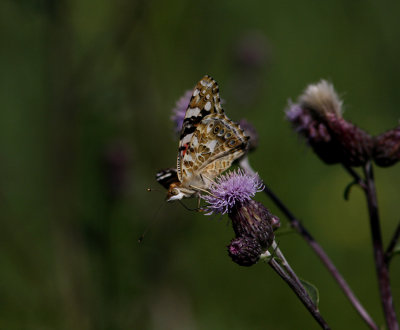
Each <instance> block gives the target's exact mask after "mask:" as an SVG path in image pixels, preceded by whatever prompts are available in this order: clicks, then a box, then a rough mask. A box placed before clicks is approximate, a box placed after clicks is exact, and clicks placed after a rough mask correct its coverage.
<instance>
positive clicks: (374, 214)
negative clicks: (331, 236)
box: [363, 162, 399, 330]
mask: <svg viewBox="0 0 400 330" xmlns="http://www.w3.org/2000/svg"><path fill="white" fill-rule="evenodd" d="M363 170H364V175H365V183H366V188H365V189H364V192H365V195H366V198H367V204H368V212H369V220H370V227H371V234H372V244H373V251H374V258H375V268H376V273H377V276H378V284H379V292H380V295H381V302H382V306H383V312H384V314H385V319H386V324H387V326H388V329H389V330H398V329H399V324H398V323H397V318H396V313H395V311H394V306H393V298H392V293H391V288H390V278H389V268H388V264H387V263H386V262H385V254H384V250H383V243H382V235H381V228H380V223H379V212H378V200H377V197H376V190H375V182H374V173H373V170H372V165H371V163H370V162H368V163H367V164H366V165H364V167H363Z"/></svg>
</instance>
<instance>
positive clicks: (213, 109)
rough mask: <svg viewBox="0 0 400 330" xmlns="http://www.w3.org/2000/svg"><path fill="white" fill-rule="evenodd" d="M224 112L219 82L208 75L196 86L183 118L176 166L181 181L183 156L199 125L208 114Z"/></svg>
mask: <svg viewBox="0 0 400 330" xmlns="http://www.w3.org/2000/svg"><path fill="white" fill-rule="evenodd" d="M223 113H224V110H223V109H222V107H221V101H220V98H219V87H218V84H217V82H216V81H215V80H214V79H213V78H211V77H210V76H207V75H206V76H204V77H203V79H201V80H200V81H199V82H198V83H197V85H196V87H195V88H194V90H193V95H192V97H191V99H190V103H189V106H188V108H187V110H186V114H185V118H184V120H183V124H182V130H181V134H180V138H179V139H180V141H179V149H178V159H177V166H176V168H177V173H178V178H179V181H182V180H183V174H182V164H183V158H184V156H185V154H186V152H187V150H188V148H189V144H190V141H191V140H192V138H193V134H194V132H195V131H196V129H197V126H198V125H199V124H200V123H201V121H202V120H203V119H204V118H205V117H206V116H208V115H210V114H223Z"/></svg>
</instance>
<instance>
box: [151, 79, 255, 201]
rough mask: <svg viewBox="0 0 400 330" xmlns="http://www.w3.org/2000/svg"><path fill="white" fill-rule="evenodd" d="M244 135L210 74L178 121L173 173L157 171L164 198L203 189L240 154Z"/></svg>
mask: <svg viewBox="0 0 400 330" xmlns="http://www.w3.org/2000/svg"><path fill="white" fill-rule="evenodd" d="M248 139H249V138H248V137H247V136H245V135H244V132H243V130H242V129H241V128H240V127H239V125H238V124H236V123H235V122H233V121H231V120H230V119H229V118H228V117H227V116H226V115H225V113H224V110H223V109H222V107H221V104H220V97H219V88H218V85H217V83H216V82H215V80H214V79H213V78H211V77H210V76H204V77H203V79H202V80H200V81H199V83H198V84H197V85H196V87H195V89H194V91H193V95H192V97H191V100H190V103H189V106H188V108H187V110H186V114H185V118H184V120H183V124H182V130H181V134H180V142H179V149H178V157H177V167H176V171H175V174H174V173H173V171H172V170H170V172H168V170H166V171H162V172H159V173H158V174H157V181H159V182H160V183H161V184H162V185H164V186H165V187H167V183H166V182H167V179H168V184H169V186H168V193H167V201H173V200H179V199H182V198H184V197H193V196H196V195H198V194H199V193H200V192H204V191H207V189H208V188H209V187H210V185H211V184H212V182H213V180H214V178H215V177H216V176H218V175H219V174H221V173H222V172H224V171H225V170H226V169H228V168H229V167H230V166H231V165H232V162H233V161H234V160H236V159H238V158H239V157H241V156H243V155H244V153H245V152H246V149H247V146H248Z"/></svg>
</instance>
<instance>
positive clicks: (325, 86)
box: [299, 80, 343, 117]
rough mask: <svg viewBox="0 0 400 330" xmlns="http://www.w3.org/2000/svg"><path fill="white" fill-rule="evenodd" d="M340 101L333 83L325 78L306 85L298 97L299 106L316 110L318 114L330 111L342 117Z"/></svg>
mask: <svg viewBox="0 0 400 330" xmlns="http://www.w3.org/2000/svg"><path fill="white" fill-rule="evenodd" d="M342 103H343V102H342V100H340V98H339V96H338V95H337V93H336V91H335V89H334V87H333V85H332V84H331V83H329V82H327V81H326V80H321V81H320V82H319V83H317V84H312V85H308V87H307V88H306V89H305V91H304V92H303V94H302V95H300V97H299V104H300V107H301V108H303V109H304V108H307V109H310V110H313V111H316V112H317V113H319V114H320V115H326V114H328V113H332V114H334V115H336V116H337V117H342V114H343V111H342Z"/></svg>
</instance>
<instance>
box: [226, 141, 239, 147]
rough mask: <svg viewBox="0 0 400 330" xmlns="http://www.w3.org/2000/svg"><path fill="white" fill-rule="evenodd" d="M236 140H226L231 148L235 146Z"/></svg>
mask: <svg viewBox="0 0 400 330" xmlns="http://www.w3.org/2000/svg"><path fill="white" fill-rule="evenodd" d="M236 144H237V141H236V140H234V139H231V140H229V141H228V142H227V145H228V147H230V148H233V147H234V146H236Z"/></svg>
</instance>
